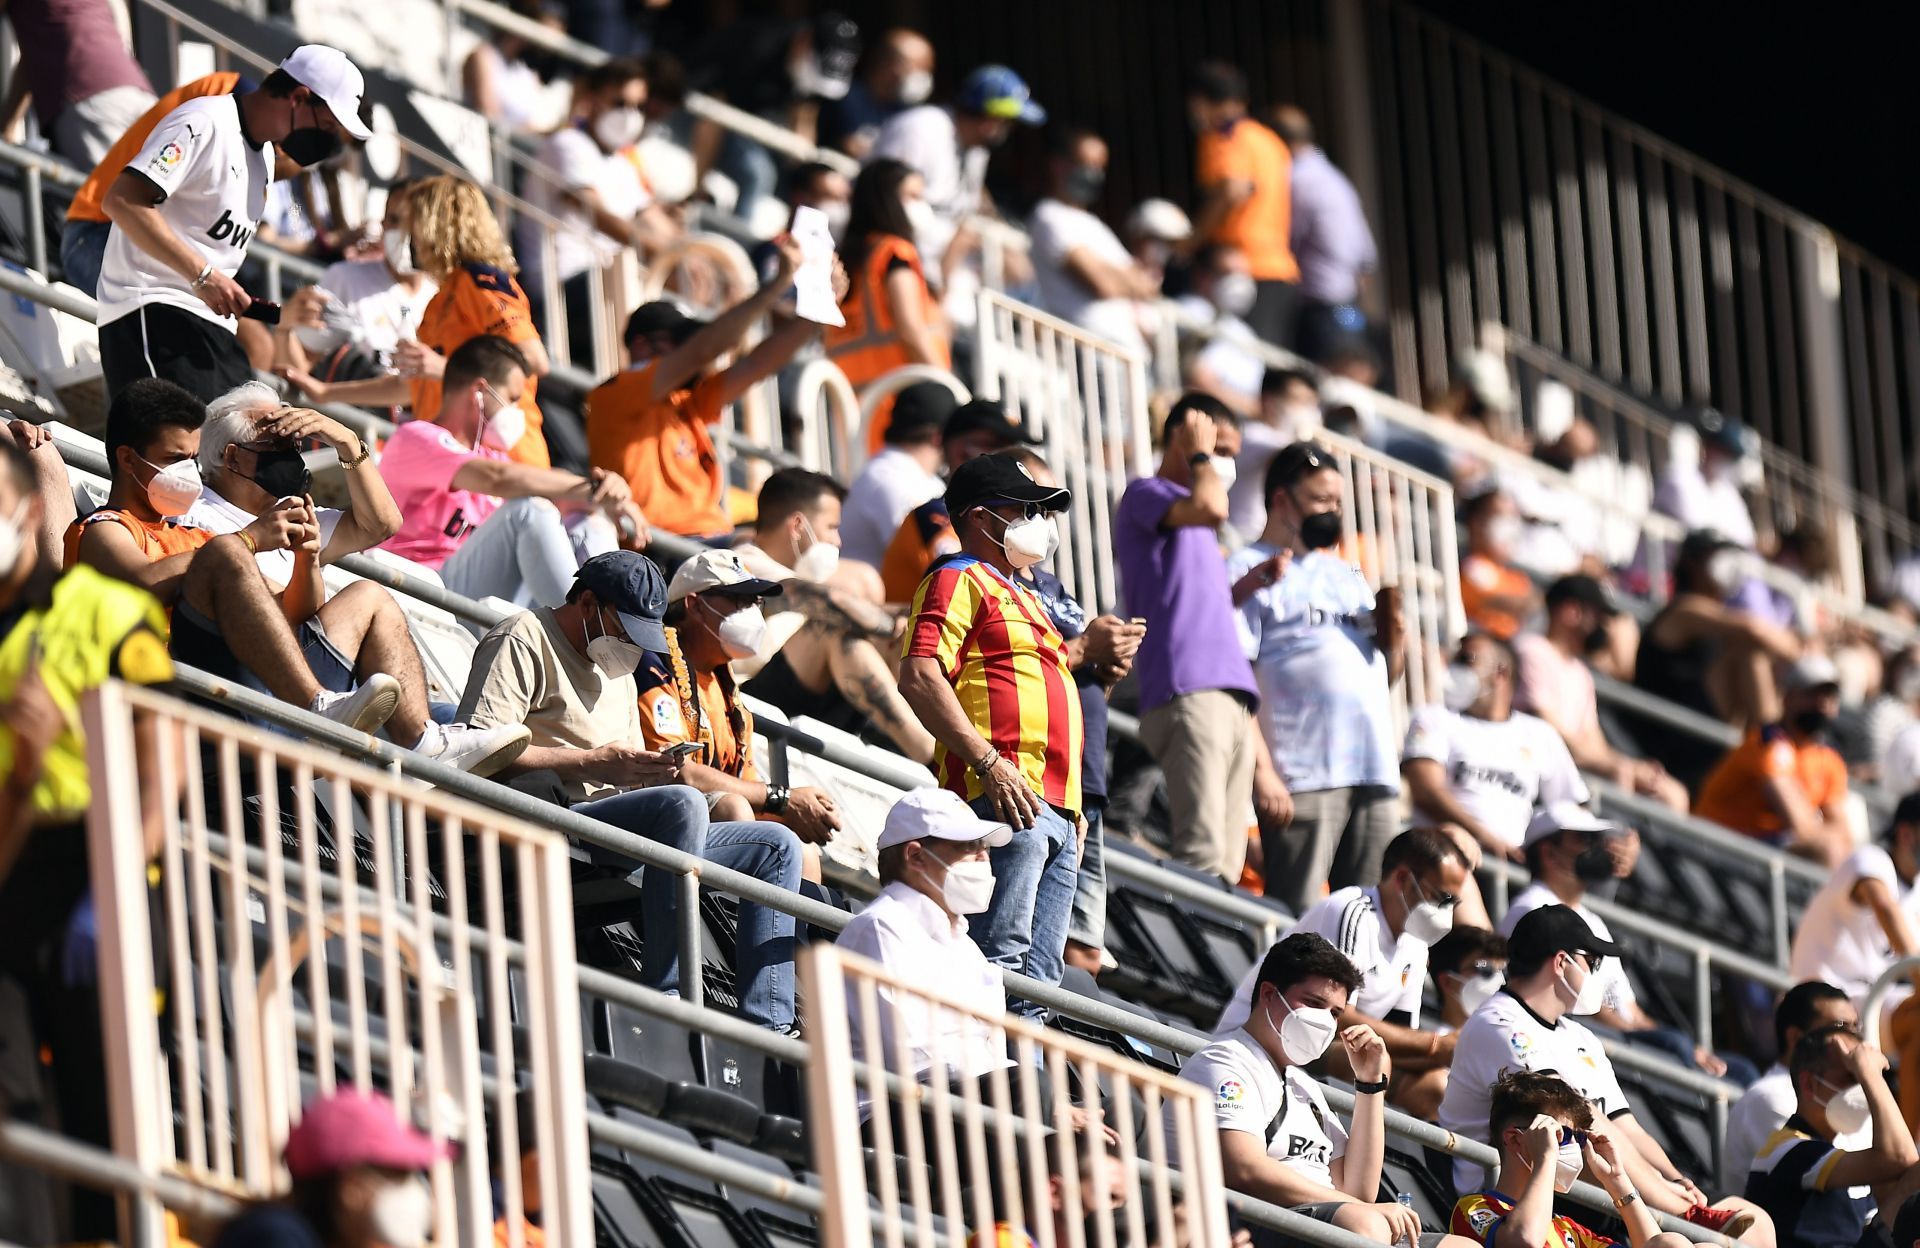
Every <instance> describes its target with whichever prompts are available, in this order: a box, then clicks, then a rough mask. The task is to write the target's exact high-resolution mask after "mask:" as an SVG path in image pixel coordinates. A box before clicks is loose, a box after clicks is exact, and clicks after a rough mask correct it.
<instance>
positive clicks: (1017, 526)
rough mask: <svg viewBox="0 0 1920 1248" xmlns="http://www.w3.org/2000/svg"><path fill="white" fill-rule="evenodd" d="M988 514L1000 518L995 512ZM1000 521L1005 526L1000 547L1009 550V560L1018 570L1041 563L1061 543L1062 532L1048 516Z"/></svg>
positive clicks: (1000, 538)
mask: <svg viewBox="0 0 1920 1248" xmlns="http://www.w3.org/2000/svg"><path fill="white" fill-rule="evenodd" d="M987 514H988V515H990V516H993V517H994V519H996V520H1000V517H999V516H998V515H996V514H995V513H993V512H988V513H987ZM1000 522H1001V524H1003V525H1004V526H1005V527H1004V528H1003V529H1002V530H1001V532H1000V537H999V545H1000V549H1001V550H1004V551H1006V552H1007V562H1008V563H1010V564H1012V565H1013V567H1014V570H1015V571H1016V572H1017V571H1021V570H1023V569H1026V568H1030V567H1032V566H1033V565H1034V564H1036V563H1039V562H1040V561H1041V560H1042V559H1045V558H1046V557H1047V556H1048V555H1051V554H1052V553H1053V550H1054V547H1056V546H1058V545H1059V544H1060V533H1059V531H1058V530H1057V529H1055V528H1054V527H1053V521H1052V520H1051V519H1049V518H1047V517H1046V516H1028V517H1026V518H1025V519H1022V520H1001V521H1000Z"/></svg>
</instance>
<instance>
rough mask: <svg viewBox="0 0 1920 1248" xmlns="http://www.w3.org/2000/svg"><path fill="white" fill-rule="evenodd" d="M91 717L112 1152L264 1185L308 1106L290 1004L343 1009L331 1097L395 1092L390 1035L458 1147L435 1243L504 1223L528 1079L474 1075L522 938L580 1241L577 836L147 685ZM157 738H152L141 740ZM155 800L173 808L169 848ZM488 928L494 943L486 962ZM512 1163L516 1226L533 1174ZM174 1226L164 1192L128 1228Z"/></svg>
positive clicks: (543, 1105)
mask: <svg viewBox="0 0 1920 1248" xmlns="http://www.w3.org/2000/svg"><path fill="white" fill-rule="evenodd" d="M83 716H84V719H85V725H86V740H87V755H88V758H87V761H88V767H89V770H90V773H91V774H92V775H93V776H95V777H97V778H98V787H97V790H96V794H95V799H96V800H95V802H94V805H93V807H92V809H91V810H90V811H89V815H88V823H87V836H88V848H89V856H90V859H91V861H92V872H93V875H92V885H93V889H92V895H93V897H94V901H95V905H96V913H97V914H98V915H99V923H100V959H99V965H100V985H101V1001H102V1016H103V1022H104V1029H105V1033H106V1036H107V1053H108V1063H107V1069H106V1072H105V1074H106V1078H107V1082H108V1099H109V1103H110V1106H111V1109H112V1116H113V1134H114V1145H115V1151H116V1152H117V1153H118V1154H119V1155H120V1156H122V1157H123V1158H127V1159H130V1160H132V1161H133V1162H134V1163H135V1164H136V1165H138V1166H139V1167H140V1168H141V1169H142V1170H143V1171H145V1172H147V1173H150V1174H161V1173H173V1174H177V1175H181V1176H183V1177H187V1178H190V1179H192V1180H195V1181H198V1182H202V1183H206V1184H210V1185H213V1186H215V1187H219V1188H222V1189H225V1190H232V1191H238V1192H242V1193H245V1194H247V1195H250V1196H256V1197H257V1196H266V1195H270V1194H272V1193H273V1192H275V1191H277V1190H278V1189H279V1188H280V1187H281V1177H280V1176H281V1168H280V1163H279V1157H280V1152H281V1148H282V1146H283V1145H284V1143H285V1140H286V1137H287V1133H288V1131H289V1129H290V1127H291V1126H292V1125H293V1123H295V1122H297V1121H298V1119H299V1117H300V1105H301V1100H302V1081H301V1070H300V1061H299V1058H298V1056H297V1051H296V1044H297V1040H298V1037H297V1035H296V1028H295V1026H294V1014H295V1013H296V1008H295V998H296V997H298V998H299V1006H300V1008H302V1009H304V1010H306V1011H308V1012H310V1013H311V1014H312V1015H313V1016H315V1017H318V1018H322V1019H330V1018H332V1017H333V1015H334V1011H335V1007H336V1005H338V1006H339V1008H341V1009H342V1010H344V1013H345V1028H346V1043H345V1045H344V1046H343V1047H344V1050H345V1051H340V1050H337V1049H336V1048H335V1047H334V1044H333V1035H332V1032H331V1030H330V1029H327V1028H321V1029H320V1030H319V1032H318V1034H317V1035H316V1036H315V1037H314V1051H313V1060H312V1066H313V1071H314V1075H315V1077H316V1079H317V1082H318V1087H319V1091H320V1092H321V1093H322V1094H325V1093H328V1092H331V1091H332V1090H333V1089H334V1087H335V1082H336V1078H339V1077H341V1076H342V1075H344V1077H345V1078H346V1079H348V1080H349V1081H350V1082H351V1083H352V1084H353V1085H355V1086H356V1087H358V1088H360V1089H361V1090H368V1089H371V1088H373V1087H375V1086H376V1085H375V1068H374V1062H373V1058H372V1044H373V1040H374V1038H375V1037H376V1036H377V1037H378V1038H379V1039H380V1040H381V1041H382V1042H383V1043H384V1044H385V1045H386V1046H387V1053H388V1057H389V1060H388V1062H387V1063H386V1068H385V1071H384V1074H385V1080H384V1083H385V1090H387V1091H388V1092H389V1093H390V1095H391V1096H392V1098H393V1100H394V1102H395V1104H396V1106H398V1107H400V1108H401V1110H402V1112H411V1113H413V1114H415V1115H417V1116H418V1117H420V1118H421V1119H423V1122H422V1129H423V1130H425V1131H426V1132H427V1133H428V1134H430V1135H431V1136H432V1137H433V1138H434V1139H435V1140H436V1141H440V1140H458V1141H459V1142H460V1143H461V1144H463V1145H464V1149H463V1151H462V1152H461V1153H460V1155H459V1156H458V1158H457V1159H455V1160H453V1161H451V1162H449V1161H441V1162H438V1163H436V1165H435V1166H434V1168H433V1171H432V1175H431V1177H432V1180H433V1188H434V1196H435V1200H434V1210H435V1213H434V1227H435V1234H434V1239H435V1240H436V1241H437V1242H442V1243H453V1242H459V1243H465V1244H475V1243H479V1242H482V1241H483V1240H489V1239H490V1238H491V1227H492V1223H493V1212H492V1208H493V1206H492V1192H491V1188H490V1181H491V1176H490V1174H489V1170H488V1151H487V1140H488V1137H489V1135H490V1134H497V1135H498V1136H499V1138H500V1140H501V1143H502V1147H503V1153H502V1155H504V1156H508V1157H517V1156H519V1154H520V1149H519V1147H518V1144H517V1141H516V1130H517V1127H516V1121H517V1119H518V1117H519V1115H518V1113H517V1109H516V1106H517V1105H518V1103H519V1097H520V1095H521V1093H520V1092H519V1090H518V1089H517V1087H516V1085H515V1084H514V1082H513V1081H502V1082H500V1083H499V1084H498V1085H497V1088H496V1095H495V1096H494V1097H493V1098H491V1099H490V1100H489V1098H487V1097H486V1096H485V1095H484V1092H483V1089H482V1086H481V1078H480V1074H481V1068H482V1063H483V1061H485V1062H491V1063H492V1064H493V1068H494V1069H495V1070H496V1071H498V1070H513V1069H515V1068H516V1054H515V1044H514V1036H513V1030H512V1029H513V1020H512V1019H510V1018H509V1012H510V1010H509V1005H508V1002H509V999H510V993H509V984H508V978H509V977H508V969H507V962H506V958H505V945H504V943H503V940H504V938H505V936H506V935H507V933H508V932H509V931H511V932H513V933H515V938H516V939H517V940H518V941H519V943H520V944H521V945H522V947H523V948H524V950H525V954H526V969H527V974H526V979H525V984H524V986H523V990H522V991H521V992H520V993H518V994H513V999H514V1000H515V1001H516V1002H517V1003H518V1005H519V1007H520V1008H521V1009H522V1010H523V1011H524V1013H523V1015H522V1018H521V1020H520V1021H521V1026H522V1027H523V1028H524V1034H525V1035H526V1037H527V1041H526V1042H525V1043H526V1051H525V1052H523V1053H522V1054H520V1056H521V1058H522V1059H524V1060H523V1063H522V1064H524V1065H525V1066H527V1067H529V1068H530V1069H531V1071H532V1081H531V1088H530V1090H529V1095H530V1096H531V1107H532V1121H533V1123H534V1124H535V1130H536V1132H537V1139H536V1141H535V1142H534V1143H535V1144H536V1149H537V1152H538V1154H539V1158H540V1191H539V1195H540V1208H541V1209H542V1210H543V1211H544V1218H545V1223H546V1226H547V1228H548V1231H547V1233H548V1234H549V1235H555V1236H558V1237H559V1239H561V1240H563V1241H565V1242H586V1240H587V1238H588V1237H589V1236H590V1235H591V1234H592V1217H591V1212H590V1207H589V1201H588V1197H587V1188H586V1184H585V1182H584V1181H583V1177H582V1176H584V1173H585V1167H586V1132H585V1129H584V1122H583V1119H582V1117H581V1113H582V1111H581V1104H582V1092H583V1088H582V1084H581V1073H580V1067H579V1064H578V1062H577V1060H576V1059H575V1055H576V1054H577V1053H578V1052H579V1050H580V1030H579V1026H580V1015H579V1010H578V1007H577V1004H576V1000H577V996H578V988H577V986H576V983H575V979H574V970H575V963H574V953H573V926H572V889H571V885H570V882H569V881H570V869H571V868H570V862H569V857H568V851H567V847H566V844H565V842H564V841H562V840H561V839H560V838H559V837H558V836H556V835H554V833H553V832H551V831H550V830H547V829H543V828H539V827H535V826H531V825H528V824H525V823H521V822H518V821H515V820H511V819H505V818H502V817H501V816H500V815H499V814H498V813H497V812H496V811H493V810H489V809H487V808H484V807H481V806H476V805H473V804H470V803H465V802H460V801H457V800H454V799H451V798H448V797H446V796H444V795H443V794H439V793H435V792H432V791H430V790H426V789H422V788H420V787H419V786H415V785H409V784H406V783H404V782H402V781H401V780H400V778H398V777H396V776H393V775H390V774H386V773H383V772H379V771H375V770H371V769H369V768H366V767H364V766H362V765H360V764H358V763H354V762H350V761H348V760H346V759H344V758H341V757H339V756H337V755H329V754H325V753H318V752H316V751H314V750H312V749H311V748H309V747H308V746H307V745H306V744H305V743H304V742H301V741H293V740H289V739H287V738H286V737H283V736H278V735H275V734H271V733H267V732H264V731H261V730H259V729H255V728H251V727H248V726H246V725H244V724H242V723H240V722H239V721H237V720H234V719H232V718H230V717H228V716H223V715H218V714H214V713H212V712H209V711H206V710H203V709H200V708H196V707H192V706H189V705H187V704H185V703H182V702H180V701H178V700H176V699H174V698H171V697H168V696H166V695H163V694H159V693H156V692H153V691H150V690H145V689H140V688H138V687H135V686H129V685H122V684H118V683H109V684H107V685H105V686H103V687H101V688H100V689H98V690H97V691H95V692H93V693H90V694H89V695H88V696H87V698H86V700H85V703H84V706H83ZM144 742H154V743H157V748H155V749H154V750H153V751H152V752H151V753H147V752H146V751H145V750H144V749H143V748H142V743H144ZM137 759H138V760H141V761H140V762H136V760H137ZM142 763H143V764H144V765H142ZM136 776H138V777H141V780H142V781H144V783H142V782H137V781H135V780H134V777H136ZM109 777H112V778H113V779H109ZM143 803H156V804H157V805H158V808H159V837H160V839H159V843H158V846H157V849H156V848H154V847H153V846H150V845H149V843H148V836H149V829H148V827H147V826H146V819H145V817H144V816H145V812H144V810H143ZM250 841H256V842H257V843H258V846H259V855H260V859H261V860H262V861H260V862H258V863H256V862H255V861H253V860H250V858H249V855H248V852H247V847H248V844H249V842H250ZM150 863H151V864H153V865H154V866H155V867H157V868H158V876H157V878H158V881H159V883H158V886H157V888H155V887H154V886H153V885H152V883H151V880H150V876H149V869H150V868H149V864H150ZM470 888H471V889H473V890H474V892H475V895H474V896H473V897H472V898H471V899H469V896H468V892H469V889H470ZM150 908H152V909H153V911H154V916H155V924H154V930H155V931H157V932H158V933H159V935H158V939H157V941H156V940H154V939H153V938H151V937H150V935H149V923H148V918H147V915H148V913H149V909H150ZM443 930H444V932H445V934H446V936H447V939H445V940H443V939H442V933H443ZM476 930H477V931H478V932H479V933H480V934H481V939H480V940H479V941H478V942H476V941H475V940H474V939H473V938H472V934H473V932H474V931H476ZM476 943H478V944H482V945H484V946H485V947H486V949H487V950H488V952H486V953H483V954H481V955H478V956H476V955H475V952H474V948H473V947H474V945H475V944H476ZM156 946H157V947H156ZM156 964H157V965H158V966H159V967H161V968H162V970H163V973H164V974H165V976H166V982H167V983H168V985H169V994H168V1007H169V1008H168V1016H169V1018H168V1021H170V1023H171V1034H170V1035H164V1036H163V1034H162V1020H161V1018H160V1017H159V1016H157V1015H156V1013H155V1011H154V1008H153V1002H154V1001H155V999H156V998H155V971H154V967H155V966H156ZM336 984H338V985H339V987H336ZM342 998H344V999H342ZM482 998H484V1001H485V1003H486V1009H485V1013H486V1021H487V1023H488V1027H487V1029H486V1034H483V1033H482V1028H481V1025H480V1023H481V1020H480V1017H479V1015H480V1005H479V1001H480V999H482ZM415 1020H417V1024H418V1028H419V1031H418V1054H417V1060H416V1053H415V1049H414V1041H413V1039H411V1038H410V1033H411V1029H412V1027H413V1026H414V1022H415ZM336 1072H339V1073H338V1074H337V1073H336ZM489 1112H491V1115H492V1118H493V1123H492V1127H491V1130H490V1129H489V1124H488V1116H489ZM176 1114H177V1115H178V1117H179V1123H180V1126H179V1129H178V1130H176V1127H175V1121H174V1119H175V1115H176ZM503 1177H504V1180H505V1182H504V1187H505V1191H504V1204H505V1208H506V1211H507V1216H508V1219H509V1224H510V1225H515V1224H518V1223H519V1221H520V1217H521V1212H522V1208H523V1204H522V1198H523V1193H522V1192H521V1191H520V1186H519V1174H518V1170H517V1168H515V1167H506V1168H505V1170H504V1175H503ZM158 1218H159V1206H158V1203H157V1202H156V1201H154V1200H153V1199H151V1198H150V1197H149V1198H147V1199H144V1200H141V1201H137V1202H135V1204H134V1218H133V1226H132V1227H130V1228H129V1230H130V1231H131V1238H132V1239H133V1240H134V1241H135V1242H137V1243H143V1244H144V1243H158V1242H161V1241H159V1240H158V1239H156V1238H154V1236H156V1235H157V1233H158V1230H159V1224H158Z"/></svg>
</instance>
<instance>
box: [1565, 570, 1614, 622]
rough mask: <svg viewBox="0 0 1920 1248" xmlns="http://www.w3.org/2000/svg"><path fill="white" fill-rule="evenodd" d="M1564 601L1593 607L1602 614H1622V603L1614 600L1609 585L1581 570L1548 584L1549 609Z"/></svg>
mask: <svg viewBox="0 0 1920 1248" xmlns="http://www.w3.org/2000/svg"><path fill="white" fill-rule="evenodd" d="M1564 602H1573V603H1578V604H1579V605H1581V606H1583V607H1592V608H1593V609H1594V610H1595V611H1598V612H1599V613H1600V614H1601V615H1606V616H1613V615H1619V614H1620V604H1618V603H1616V602H1615V601H1614V600H1613V595H1612V594H1610V593H1608V592H1607V587H1606V586H1605V585H1602V584H1601V583H1600V582H1599V581H1597V580H1595V579H1594V578H1593V577H1591V576H1587V575H1585V574H1583V573H1579V572H1576V573H1574V574H1573V575H1571V576H1563V577H1561V578H1560V579H1559V580H1557V581H1555V582H1554V583H1553V584H1551V585H1549V586H1547V610H1549V611H1551V610H1553V609H1554V608H1555V607H1557V606H1559V605H1560V604H1561V603H1564Z"/></svg>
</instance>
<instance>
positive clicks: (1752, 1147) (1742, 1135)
mask: <svg viewBox="0 0 1920 1248" xmlns="http://www.w3.org/2000/svg"><path fill="white" fill-rule="evenodd" d="M1828 1028H1844V1029H1845V1030H1847V1031H1854V1032H1857V1031H1859V1029H1860V1015H1859V1014H1858V1013H1857V1012H1856V1011H1855V1010H1854V1008H1853V1002H1852V1001H1849V1000H1848V999H1847V994H1846V993H1844V992H1842V991H1840V990H1839V989H1838V988H1835V987H1834V986H1833V985H1832V984H1823V983H1821V982H1820V981H1819V980H1817V979H1810V980H1808V981H1806V982H1805V983H1800V984H1795V985H1794V986H1793V987H1791V988H1789V989H1787V992H1786V995H1785V996H1783V997H1781V998H1780V1004H1779V1005H1778V1006H1777V1007H1776V1008H1775V1009H1774V1011H1773V1045H1774V1052H1775V1053H1777V1054H1778V1055H1779V1056H1778V1057H1777V1059H1776V1060H1775V1061H1774V1063H1773V1065H1772V1066H1770V1067H1769V1068H1768V1069H1767V1073H1766V1074H1764V1075H1761V1076H1760V1077H1759V1078H1758V1079H1756V1080H1754V1081H1753V1084H1752V1086H1750V1087H1748V1088H1747V1090H1746V1092H1744V1093H1743V1094H1742V1095H1741V1097H1740V1099H1739V1100H1737V1101H1735V1102H1734V1103H1733V1108H1732V1109H1731V1110H1730V1111H1728V1113H1727V1138H1726V1142H1725V1143H1724V1144H1722V1145H1721V1146H1720V1187H1721V1189H1722V1190H1726V1191H1731V1190H1732V1189H1734V1188H1736V1187H1737V1188H1740V1189H1741V1190H1742V1191H1744V1190H1745V1189H1746V1186H1747V1173H1748V1172H1749V1171H1751V1170H1752V1169H1753V1163H1754V1159H1755V1158H1757V1157H1758V1156H1759V1155H1760V1153H1761V1150H1762V1149H1764V1148H1765V1147H1766V1145H1767V1141H1768V1140H1769V1139H1771V1138H1772V1136H1773V1133H1774V1132H1776V1131H1778V1130H1779V1129H1780V1128H1781V1127H1782V1126H1784V1125H1785V1124H1786V1121H1787V1118H1788V1117H1789V1116H1790V1115H1792V1113H1793V1111H1794V1107H1795V1105H1796V1104H1797V1103H1798V1101H1799V1097H1798V1096H1797V1095H1796V1094H1795V1093H1794V1090H1793V1075H1792V1074H1790V1073H1789V1072H1788V1070H1787V1063H1788V1062H1789V1061H1791V1060H1792V1058H1793V1050H1794V1048H1795V1047H1796V1046H1798V1045H1799V1043H1800V1038H1801V1037H1802V1036H1805V1035H1806V1034H1808V1033H1809V1032H1812V1031H1818V1030H1822V1029H1828ZM1871 1139H1872V1137H1871V1135H1870V1134H1863V1133H1860V1132H1851V1133H1849V1132H1843V1133H1842V1134H1841V1135H1840V1137H1839V1138H1838V1139H1836V1140H1835V1141H1834V1143H1835V1144H1836V1145H1838V1146H1839V1147H1841V1148H1863V1147H1865V1146H1866V1145H1867V1144H1868V1143H1869V1142H1871Z"/></svg>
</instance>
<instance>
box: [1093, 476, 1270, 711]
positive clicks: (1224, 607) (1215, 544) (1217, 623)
mask: <svg viewBox="0 0 1920 1248" xmlns="http://www.w3.org/2000/svg"><path fill="white" fill-rule="evenodd" d="M1191 493H1193V491H1191V490H1189V489H1188V488H1187V487H1186V486H1184V485H1175V484H1174V483H1173V482H1171V481H1169V480H1167V479H1166V478H1165V477H1142V478H1140V480H1138V481H1135V482H1134V483H1133V484H1132V485H1129V486H1128V487H1127V492H1126V494H1125V495H1124V496H1123V497H1122V498H1121V499H1120V510H1119V511H1118V512H1117V513H1116V514H1115V516H1114V527H1115V529H1116V532H1115V533H1114V538H1113V546H1114V554H1115V555H1116V556H1117V557H1118V559H1119V561H1120V587H1121V589H1122V590H1124V591H1125V593H1126V601H1127V613H1128V614H1129V615H1134V616H1140V617H1143V618H1145V620H1146V621H1147V639H1146V640H1145V641H1143V642H1142V643H1141V644H1140V653H1139V655H1138V657H1136V658H1135V659H1134V669H1135V670H1136V671H1138V672H1139V673H1140V711H1141V713H1142V714H1145V713H1146V712H1148V711H1150V710H1152V709H1153V708H1154V707H1156V706H1160V705H1163V704H1165V703H1167V702H1170V701H1172V700H1173V699H1174V698H1176V697H1178V696H1179V695H1181V694H1183V693H1194V692H1196V691H1198V690H1201V689H1228V690H1233V691H1236V692H1240V693H1244V694H1246V695H1247V701H1248V704H1249V705H1252V704H1253V703H1256V702H1258V700H1259V693H1258V692H1257V688H1256V686H1255V685H1254V683H1253V667H1252V665H1251V664H1249V663H1248V662H1247V656H1246V651H1244V650H1243V649H1241V646H1240V634H1239V631H1238V630H1237V628H1236V627H1235V624H1234V612H1233V587H1232V586H1231V585H1229V584H1228V583H1227V560H1226V556H1224V555H1222V554H1221V553H1220V538H1219V536H1218V535H1217V534H1215V533H1214V531H1213V530H1212V529H1208V528H1202V527H1200V526H1199V525H1183V526H1181V527H1180V528H1176V529H1165V528H1161V527H1160V522H1161V521H1162V520H1165V519H1166V517H1167V511H1168V510H1169V509H1170V508H1171V507H1172V506H1173V505H1174V504H1175V503H1176V502H1178V501H1180V500H1181V499H1183V498H1186V497H1187V496H1188V495H1190V494H1191Z"/></svg>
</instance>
